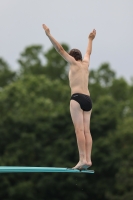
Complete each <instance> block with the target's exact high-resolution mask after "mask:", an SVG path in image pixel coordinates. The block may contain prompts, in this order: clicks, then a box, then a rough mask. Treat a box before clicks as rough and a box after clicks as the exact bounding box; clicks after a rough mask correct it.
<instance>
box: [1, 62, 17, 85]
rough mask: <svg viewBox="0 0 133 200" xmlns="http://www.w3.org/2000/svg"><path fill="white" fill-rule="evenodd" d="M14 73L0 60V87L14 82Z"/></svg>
mask: <svg viewBox="0 0 133 200" xmlns="http://www.w3.org/2000/svg"><path fill="white" fill-rule="evenodd" d="M15 77H16V73H15V72H12V71H11V70H10V68H9V66H8V64H7V63H6V62H5V61H4V60H3V59H2V58H0V87H3V86H6V85H8V84H9V83H11V82H12V81H14V80H15Z"/></svg>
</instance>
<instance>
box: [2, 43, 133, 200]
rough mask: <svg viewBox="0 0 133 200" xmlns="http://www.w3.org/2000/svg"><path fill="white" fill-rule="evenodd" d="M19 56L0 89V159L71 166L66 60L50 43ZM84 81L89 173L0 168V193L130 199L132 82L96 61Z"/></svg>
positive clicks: (74, 149)
mask: <svg viewBox="0 0 133 200" xmlns="http://www.w3.org/2000/svg"><path fill="white" fill-rule="evenodd" d="M64 48H65V49H66V50H67V51H68V49H69V48H68V46H67V45H66V46H65V45H64ZM19 64H20V71H19V72H18V74H19V79H15V81H14V82H13V81H12V79H11V81H9V82H8V84H7V82H6V84H4V85H2V90H0V165H3V166H4V165H9V166H18V165H19V166H49V167H52V166H54V167H73V166H74V165H75V164H76V163H77V162H78V151H77V145H76V138H75V133H74V128H73V124H72V121H71V117H70V113H69V99H70V88H69V85H68V78H67V71H68V66H67V63H66V62H65V61H64V60H63V59H62V58H61V56H60V55H58V53H57V52H56V51H55V50H54V49H53V48H51V49H50V50H49V51H48V52H46V53H44V52H43V48H42V46H40V45H34V46H30V47H27V48H26V49H25V50H24V52H23V53H22V54H21V55H20V58H19ZM6 74H8V73H6ZM3 77H4V75H3V76H2V78H3ZM0 80H2V79H0ZM3 80H6V79H5V78H3ZM8 80H10V79H8ZM9 83H10V84H9ZM3 86H4V87H3ZM89 89H90V92H91V98H92V101H93V112H92V118H91V133H92V137H93V141H94V142H93V151H92V162H93V166H92V169H94V170H95V174H93V175H91V174H89V175H88V174H87V175H86V174H74V173H72V174H61V173H43V174H42V173H41V174H37V173H31V174H29V173H27V174H21V173H20V174H13V173H12V174H0V178H1V181H0V199H6V200H8V199H14V200H15V199H20V200H21V199H26V200H29V199H32V200H34V199H39V200H41V199H47V200H49V199H50V200H51V199H54V200H59V199H64V200H68V199H70V198H71V199H73V200H81V199H82V200H86V199H90V200H94V199H95V200H101V199H102V200H120V199H122V200H124V199H128V200H132V197H133V196H132V195H133V193H132V187H133V185H132V176H133V168H132V161H133V153H132V152H133V145H132V141H133V131H132V124H133V97H132V94H133V85H132V84H131V85H129V84H128V83H127V82H126V81H125V79H124V78H119V79H117V78H116V76H115V72H114V71H113V70H112V69H111V68H110V66H109V64H108V63H104V64H103V65H101V66H100V67H99V68H98V69H97V70H90V83H89Z"/></svg>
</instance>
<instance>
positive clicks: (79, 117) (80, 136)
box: [70, 100, 88, 168]
mask: <svg viewBox="0 0 133 200" xmlns="http://www.w3.org/2000/svg"><path fill="white" fill-rule="evenodd" d="M70 113H71V117H72V121H73V124H74V127H75V133H76V138H77V145H78V150H79V162H78V164H77V165H76V166H75V167H74V168H82V166H84V165H88V163H87V160H86V157H87V156H86V137H85V134H84V121H83V110H81V108H80V105H79V103H78V102H76V101H74V100H71V101H70Z"/></svg>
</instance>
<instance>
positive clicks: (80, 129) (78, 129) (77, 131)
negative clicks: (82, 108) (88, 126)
mask: <svg viewBox="0 0 133 200" xmlns="http://www.w3.org/2000/svg"><path fill="white" fill-rule="evenodd" d="M75 132H76V133H81V132H84V129H83V128H80V127H75Z"/></svg>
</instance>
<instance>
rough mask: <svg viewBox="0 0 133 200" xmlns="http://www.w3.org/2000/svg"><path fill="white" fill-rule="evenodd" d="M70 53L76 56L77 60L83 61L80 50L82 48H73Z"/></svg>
mask: <svg viewBox="0 0 133 200" xmlns="http://www.w3.org/2000/svg"><path fill="white" fill-rule="evenodd" d="M69 55H70V56H72V57H74V58H75V60H77V61H78V60H81V61H82V54H81V52H80V50H78V49H71V50H70V52H69Z"/></svg>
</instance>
